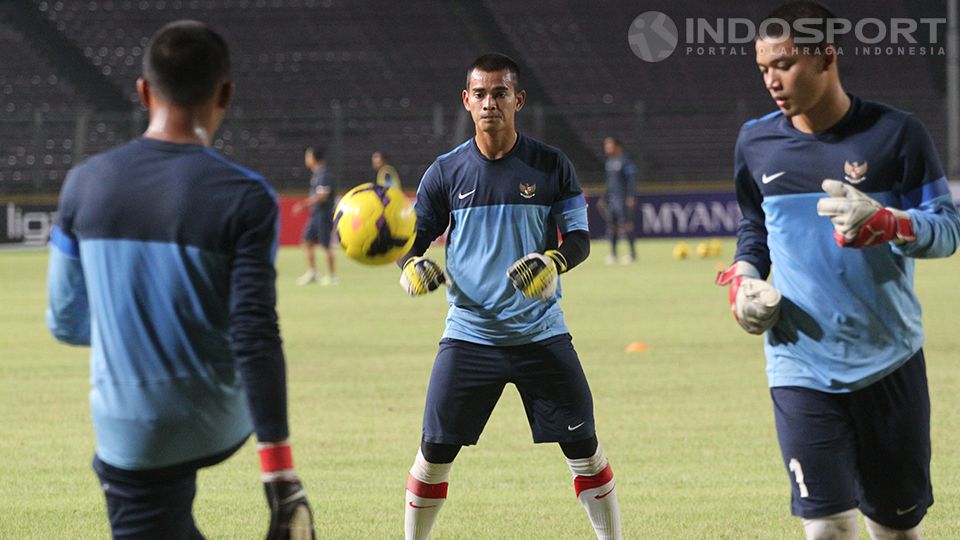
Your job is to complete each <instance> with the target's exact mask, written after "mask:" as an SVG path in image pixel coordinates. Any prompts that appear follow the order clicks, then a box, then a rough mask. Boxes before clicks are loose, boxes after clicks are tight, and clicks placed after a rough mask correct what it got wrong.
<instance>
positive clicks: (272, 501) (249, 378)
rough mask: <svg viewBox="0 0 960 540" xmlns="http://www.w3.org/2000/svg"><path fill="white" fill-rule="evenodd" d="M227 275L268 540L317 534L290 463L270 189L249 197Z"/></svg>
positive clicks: (233, 341) (235, 352)
mask: <svg viewBox="0 0 960 540" xmlns="http://www.w3.org/2000/svg"><path fill="white" fill-rule="evenodd" d="M238 220H239V223H238V225H237V226H238V228H239V230H240V231H242V232H241V233H240V234H239V237H238V238H237V239H236V245H235V251H234V253H235V255H234V259H233V266H232V270H231V274H230V338H231V349H232V351H233V356H234V359H235V361H236V365H237V370H238V371H239V373H240V376H241V377H242V378H243V382H244V387H245V389H246V392H247V399H248V401H249V405H250V412H251V416H252V417H253V425H254V429H255V431H256V436H257V440H258V441H259V442H260V444H259V446H258V453H259V455H260V464H261V469H262V472H263V474H262V480H263V484H264V491H265V494H266V497H267V504H268V506H269V507H270V529H269V532H268V533H267V539H268V540H281V539H287V538H313V517H312V515H311V512H310V505H309V504H308V503H307V498H306V492H305V491H304V489H303V486H302V484H301V483H300V480H299V479H298V477H297V475H296V472H295V471H294V468H293V454H292V452H291V449H290V443H289V442H288V437H289V435H290V432H289V428H288V425H287V382H286V366H285V361H284V356H283V349H282V347H281V340H280V329H279V326H278V324H277V313H276V299H277V295H276V277H277V276H276V269H275V267H274V259H275V256H276V249H277V241H278V221H277V220H278V209H277V203H276V200H275V198H274V196H273V194H272V193H270V192H268V191H267V190H266V189H258V190H255V191H253V192H252V193H250V194H248V195H247V197H245V198H244V201H243V208H242V209H241V210H240V212H239V216H238Z"/></svg>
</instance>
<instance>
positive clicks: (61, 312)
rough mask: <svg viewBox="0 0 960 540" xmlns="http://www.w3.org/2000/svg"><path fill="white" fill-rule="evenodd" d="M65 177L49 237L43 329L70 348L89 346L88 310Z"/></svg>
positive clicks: (69, 185) (85, 287) (69, 184)
mask: <svg viewBox="0 0 960 540" xmlns="http://www.w3.org/2000/svg"><path fill="white" fill-rule="evenodd" d="M72 184H73V183H72V182H70V180H69V177H68V180H67V182H66V183H65V184H64V189H63V191H62V193H61V194H60V208H59V211H58V212H57V216H58V217H57V223H56V224H55V225H54V227H53V231H52V233H51V235H50V262H49V265H48V269H47V297H48V300H47V312H46V319H47V327H48V328H49V329H50V332H51V333H52V334H53V336H54V337H55V338H57V339H58V340H59V341H62V342H64V343H68V344H70V345H89V344H90V306H89V303H88V301H87V286H86V284H85V282H84V278H83V267H82V266H81V264H80V245H79V243H78V242H77V238H76V236H75V235H74V234H73V233H72V232H71V226H70V225H69V223H70V220H71V219H72V209H71V204H72V202H71V196H70V191H69V190H70V189H71V186H72Z"/></svg>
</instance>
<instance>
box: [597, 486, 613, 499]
mask: <svg viewBox="0 0 960 540" xmlns="http://www.w3.org/2000/svg"><path fill="white" fill-rule="evenodd" d="M615 489H617V488H616V487H612V488H610V491H608V492H606V493H604V494H603V495H594V496H593V498H594V499H597V500H600V499H602V498H604V497H606V496H607V495H609V494H611V493H613V490H615Z"/></svg>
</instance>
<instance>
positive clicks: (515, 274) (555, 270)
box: [507, 249, 567, 300]
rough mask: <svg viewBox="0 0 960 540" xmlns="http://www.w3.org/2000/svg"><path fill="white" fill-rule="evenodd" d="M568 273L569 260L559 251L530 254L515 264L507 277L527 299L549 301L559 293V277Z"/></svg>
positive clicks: (508, 271)
mask: <svg viewBox="0 0 960 540" xmlns="http://www.w3.org/2000/svg"><path fill="white" fill-rule="evenodd" d="M566 271H567V260H566V258H565V257H564V256H563V254H561V253H560V252H559V251H556V250H552V249H551V250H548V251H547V252H546V253H530V254H527V255H525V256H524V257H523V258H521V259H520V260H519V261H517V262H515V263H513V265H511V266H510V269H509V270H507V277H508V278H510V282H511V283H513V287H514V288H515V289H517V290H518V291H520V292H521V293H522V294H523V295H524V296H526V297H527V298H536V299H537V300H549V299H550V298H553V295H554V294H556V292H557V283H558V282H559V278H558V277H557V276H558V275H560V274H562V273H563V272H566Z"/></svg>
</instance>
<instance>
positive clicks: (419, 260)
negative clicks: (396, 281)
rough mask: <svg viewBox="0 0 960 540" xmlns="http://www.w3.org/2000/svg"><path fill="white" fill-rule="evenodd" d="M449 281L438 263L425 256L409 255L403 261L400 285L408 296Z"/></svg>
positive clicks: (430, 289)
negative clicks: (405, 260)
mask: <svg viewBox="0 0 960 540" xmlns="http://www.w3.org/2000/svg"><path fill="white" fill-rule="evenodd" d="M448 282H449V279H448V278H447V274H446V273H445V272H444V271H443V269H442V268H440V265H438V264H437V263H435V262H433V261H431V260H430V259H428V258H426V257H411V258H410V259H408V260H407V262H405V263H403V270H402V273H401V274H400V287H401V288H403V290H405V291H407V294H409V295H410V296H422V295H424V294H427V293H429V292H433V291H435V290H437V289H438V288H439V287H440V286H441V285H445V284H447V283H448Z"/></svg>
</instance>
